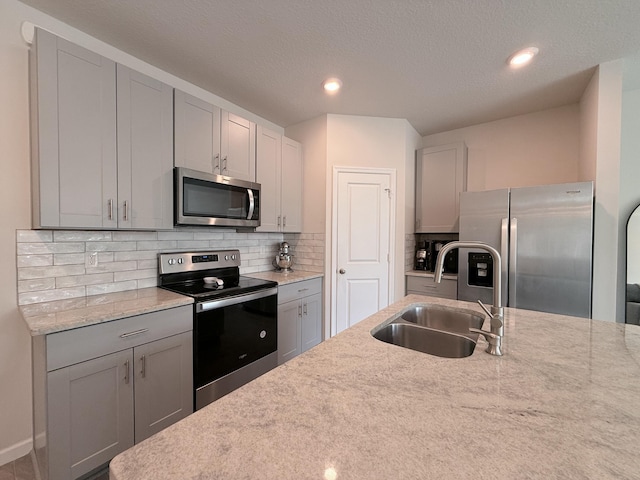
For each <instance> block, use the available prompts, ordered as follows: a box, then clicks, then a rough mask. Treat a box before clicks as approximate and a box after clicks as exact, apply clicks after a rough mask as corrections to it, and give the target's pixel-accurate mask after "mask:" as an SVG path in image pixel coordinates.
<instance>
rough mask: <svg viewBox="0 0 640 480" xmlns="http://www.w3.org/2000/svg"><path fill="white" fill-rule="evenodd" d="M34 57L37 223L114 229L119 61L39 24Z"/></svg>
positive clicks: (34, 147) (35, 38)
mask: <svg viewBox="0 0 640 480" xmlns="http://www.w3.org/2000/svg"><path fill="white" fill-rule="evenodd" d="M30 62H31V109H32V112H31V119H32V135H31V138H32V183H33V185H32V192H33V197H34V198H33V202H32V208H33V223H34V226H35V227H36V228H37V227H51V228H56V227H70V228H80V227H90V228H104V227H108V228H115V227H116V226H117V221H116V217H115V214H114V209H115V202H116V201H117V169H116V64H115V63H114V62H113V61H111V60H108V59H106V58H104V57H101V56H100V55H97V54H95V53H93V52H90V51H88V50H86V49H84V48H81V47H79V46H77V45H74V44H72V43H70V42H67V41H66V40H63V39H61V38H58V37H56V36H55V35H52V34H51V33H49V32H45V31H44V30H40V29H36V31H35V36H34V42H33V47H32V50H31V54H30Z"/></svg>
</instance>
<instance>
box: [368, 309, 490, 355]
mask: <svg viewBox="0 0 640 480" xmlns="http://www.w3.org/2000/svg"><path fill="white" fill-rule="evenodd" d="M484 319H485V318H484V316H483V315H481V314H479V313H478V312H474V311H473V310H465V309H461V308H450V307H444V306H440V305H419V306H416V307H413V308H412V309H410V310H407V311H406V312H404V313H403V314H402V315H401V316H400V317H399V318H397V319H395V320H394V321H392V322H390V323H388V324H386V325H382V326H379V327H376V328H375V329H373V331H372V332H371V334H372V335H373V337H374V338H376V339H378V340H380V341H382V342H386V343H390V344H392V345H398V346H400V347H404V348H409V349H411V350H416V351H418V352H423V353H428V354H431V355H436V356H438V357H445V358H464V357H468V356H469V355H471V354H472V353H473V351H474V349H475V347H476V342H477V340H478V334H477V333H470V332H469V328H471V327H473V328H481V327H482V324H483V323H484Z"/></svg>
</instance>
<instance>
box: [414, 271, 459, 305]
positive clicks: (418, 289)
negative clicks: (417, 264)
mask: <svg viewBox="0 0 640 480" xmlns="http://www.w3.org/2000/svg"><path fill="white" fill-rule="evenodd" d="M409 293H417V294H418V295H430V296H432V297H442V298H451V299H454V300H455V299H456V298H457V296H458V281H457V280H456V279H453V278H443V279H442V282H440V283H435V282H434V281H433V278H432V277H412V276H407V294H409Z"/></svg>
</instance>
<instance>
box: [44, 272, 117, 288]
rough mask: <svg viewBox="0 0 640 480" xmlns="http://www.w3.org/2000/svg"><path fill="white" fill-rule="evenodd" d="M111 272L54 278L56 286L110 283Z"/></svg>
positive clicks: (67, 286)
mask: <svg viewBox="0 0 640 480" xmlns="http://www.w3.org/2000/svg"><path fill="white" fill-rule="evenodd" d="M112 282H113V273H90V274H87V275H73V276H69V277H60V278H56V288H69V287H78V286H80V285H97V284H101V283H112Z"/></svg>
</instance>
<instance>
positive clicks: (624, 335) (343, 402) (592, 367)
mask: <svg viewBox="0 0 640 480" xmlns="http://www.w3.org/2000/svg"><path fill="white" fill-rule="evenodd" d="M424 302H429V303H435V304H441V305H448V306H457V307H463V308H470V309H472V310H475V311H478V312H479V311H480V310H479V307H478V306H477V305H476V304H472V303H467V302H458V301H455V300H446V299H439V298H431V297H424V296H418V295H410V296H407V297H405V298H404V299H403V300H401V301H399V302H397V303H395V304H393V305H391V306H390V307H388V308H385V309H384V310H382V311H380V312H378V313H377V314H375V315H372V316H371V317H369V318H367V319H365V320H363V321H362V322H360V323H358V324H357V325H355V326H353V327H351V328H350V329H348V330H345V331H344V332H342V333H340V334H339V335H337V336H335V337H333V338H330V339H329V340H327V341H325V342H323V343H321V344H320V345H318V346H317V347H315V348H313V349H311V350H309V351H307V352H306V353H304V354H302V355H300V356H298V357H296V358H294V359H292V360H291V361H289V362H287V363H286V364H284V365H282V366H280V367H278V368H276V369H274V370H271V371H270V372H268V373H266V374H265V375H263V376H261V377H259V378H258V379H256V380H254V381H253V382H250V383H248V384H246V385H244V386H243V387H241V388H239V389H238V390H236V391H234V392H232V393H231V394H229V395H227V396H226V397H223V398H222V399H220V400H218V401H216V402H214V403H212V404H210V405H208V406H207V407H205V408H204V409H202V410H199V411H198V412H196V413H194V414H193V415H191V416H189V417H187V418H185V419H183V420H182V421H180V422H178V423H176V424H174V425H172V426H170V427H169V428H167V429H165V430H163V431H162V432H160V433H158V434H156V435H155V436H153V437H151V438H149V439H147V440H145V441H144V442H142V443H140V444H138V445H136V446H134V447H133V448H131V449H129V450H127V451H125V452H123V453H121V454H120V455H118V456H116V457H115V459H114V460H113V461H112V462H111V464H110V475H111V476H110V478H111V480H134V479H135V480H147V479H148V480H151V479H153V480H162V479H172V480H173V479H176V478H180V479H193V480H195V479H198V480H204V479H254V478H255V479H258V478H259V479H278V480H287V479H291V480H294V479H295V480H300V479H319V480H322V479H325V480H329V479H336V480H347V479H349V480H351V479H354V480H355V479H358V480H364V479H367V480H376V479H380V480H382V479H384V480H389V479H439V480H440V479H467V478H469V479H483V478H492V479H503V480H513V479H523V478H532V479H533V478H535V479H538V478H553V479H568V478H573V479H586V478H589V479H598V480H602V479H616V480H618V479H631V478H639V477H640V456H639V455H638V454H637V453H638V445H640V327H638V326H631V325H629V326H625V325H622V324H615V323H609V322H602V321H590V320H585V319H579V318H574V317H566V316H558V315H550V314H544V313H539V312H531V311H525V310H516V309H506V317H505V319H506V325H505V339H504V343H503V347H504V351H505V355H504V357H494V356H490V355H488V354H487V353H485V352H484V348H483V347H484V346H485V345H486V344H485V343H484V341H483V340H480V342H479V344H478V346H477V348H476V350H475V352H474V353H473V354H472V355H471V356H470V357H468V358H464V359H446V358H439V357H435V356H431V355H427V354H423V353H419V352H415V351H412V350H409V349H405V348H401V347H397V346H393V345H389V344H386V343H383V342H380V341H378V340H376V339H374V338H373V337H372V336H371V335H370V331H371V330H372V329H373V328H375V327H376V326H377V325H379V324H381V323H383V322H385V321H387V320H390V319H392V318H394V317H396V316H397V315H398V314H399V313H400V312H402V311H403V310H405V309H406V308H407V307H409V306H410V305H412V304H420V303H424ZM485 323H486V322H485Z"/></svg>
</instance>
